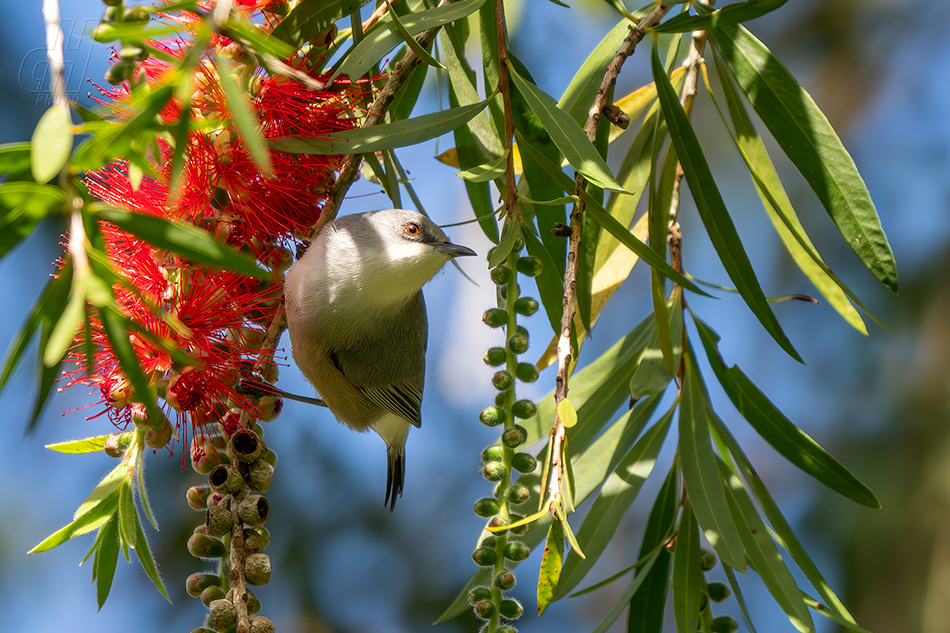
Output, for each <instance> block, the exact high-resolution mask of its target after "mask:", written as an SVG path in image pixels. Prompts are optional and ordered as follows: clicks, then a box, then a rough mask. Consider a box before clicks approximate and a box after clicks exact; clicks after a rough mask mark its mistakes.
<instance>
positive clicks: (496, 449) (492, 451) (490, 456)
mask: <svg viewBox="0 0 950 633" xmlns="http://www.w3.org/2000/svg"><path fill="white" fill-rule="evenodd" d="M504 457H505V451H504V449H503V448H502V447H500V446H489V447H488V448H486V449H485V450H483V451H482V463H483V464H487V463H488V462H500V461H501V460H502V459H504Z"/></svg>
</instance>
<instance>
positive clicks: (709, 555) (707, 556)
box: [701, 549, 719, 571]
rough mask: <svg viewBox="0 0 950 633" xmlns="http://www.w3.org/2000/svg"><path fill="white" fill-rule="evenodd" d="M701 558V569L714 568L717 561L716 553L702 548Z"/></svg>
mask: <svg viewBox="0 0 950 633" xmlns="http://www.w3.org/2000/svg"><path fill="white" fill-rule="evenodd" d="M701 560H702V563H701V565H702V568H703V571H709V570H711V569H713V568H715V567H716V563H717V562H718V561H719V559H717V558H716V554H715V553H713V552H710V551H709V550H708V549H704V550H703V556H702V559H701Z"/></svg>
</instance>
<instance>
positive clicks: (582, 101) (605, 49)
mask: <svg viewBox="0 0 950 633" xmlns="http://www.w3.org/2000/svg"><path fill="white" fill-rule="evenodd" d="M629 32H630V21H629V20H627V19H623V20H620V22H618V23H617V25H616V26H614V28H612V29H610V31H608V32H607V35H605V36H604V39H602V40H601V41H600V43H599V44H597V46H595V47H594V50H592V51H591V52H590V55H588V56H587V59H585V60H584V63H583V64H581V67H580V68H578V70H577V72H576V73H574V77H573V79H571V83H570V84H568V86H567V88H565V89H564V94H563V95H561V99H560V100H559V101H558V103H557V105H558V107H559V108H561V109H562V110H564V111H565V112H568V113H570V115H571V117H573V119H574V120H575V121H576V122H577V123H578V124H580V125H583V124H584V121H586V120H587V112H588V110H589V109H590V104H591V103H592V102H593V101H594V97H595V96H596V94H597V89H598V88H600V84H601V82H603V80H604V71H605V70H607V64H609V63H610V61H611V60H612V59H613V58H614V56H615V55H616V54H617V49H618V48H620V45H621V44H622V43H623V40H624V38H626V37H627V34H628V33H629ZM613 127H615V126H611V133H613ZM617 129H618V130H619V129H620V128H617ZM621 131H622V130H621Z"/></svg>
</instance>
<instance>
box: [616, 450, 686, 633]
mask: <svg viewBox="0 0 950 633" xmlns="http://www.w3.org/2000/svg"><path fill="white" fill-rule="evenodd" d="M677 475H678V472H677V465H676V464H675V463H674V464H673V466H672V467H671V468H670V472H669V474H668V475H667V477H666V480H665V481H664V482H663V487H662V488H660V492H659V493H657V496H656V500H655V501H654V502H653V508H652V509H651V510H650V516H649V518H648V519H647V525H646V528H644V530H643V542H642V543H641V544H640V553H639V555H640V556H641V557H643V556H644V555H645V554H646V552H649V551H651V550H653V549H656V548H660V549H659V554H658V555H657V560H656V564H655V565H654V566H653V569H651V570H650V571H649V573H648V574H647V575H646V577H645V578H644V579H643V585H642V586H641V587H640V589H639V590H638V591H637V592H636V593H635V594H634V595H633V596H632V597H631V598H630V609H629V612H628V614H627V630H628V631H631V632H635V633H660V632H661V631H662V630H663V620H664V615H665V612H666V597H667V594H669V592H670V591H669V590H670V566H671V565H670V564H671V563H672V561H673V556H672V554H670V551H669V550H668V549H667V548H666V544H667V541H668V540H669V538H670V537H671V536H672V534H673V524H674V521H675V520H676V510H677V504H678V501H679V496H680V495H679V477H678V476H677Z"/></svg>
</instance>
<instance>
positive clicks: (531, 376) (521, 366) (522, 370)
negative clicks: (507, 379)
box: [515, 363, 538, 382]
mask: <svg viewBox="0 0 950 633" xmlns="http://www.w3.org/2000/svg"><path fill="white" fill-rule="evenodd" d="M515 376H517V377H518V380H520V381H521V382H534V381H535V380H537V379H538V368H537V367H535V366H534V365H532V364H531V363H518V367H517V368H516V369H515Z"/></svg>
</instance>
